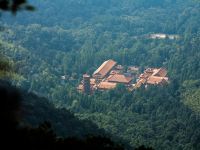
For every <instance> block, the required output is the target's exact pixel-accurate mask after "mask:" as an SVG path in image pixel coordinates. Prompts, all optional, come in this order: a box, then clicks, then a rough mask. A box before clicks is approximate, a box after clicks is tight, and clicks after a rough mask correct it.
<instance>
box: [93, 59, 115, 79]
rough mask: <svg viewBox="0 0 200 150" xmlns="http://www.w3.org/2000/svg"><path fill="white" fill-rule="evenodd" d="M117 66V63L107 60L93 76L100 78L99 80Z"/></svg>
mask: <svg viewBox="0 0 200 150" xmlns="http://www.w3.org/2000/svg"><path fill="white" fill-rule="evenodd" d="M116 64H117V62H115V61H113V60H111V59H109V60H107V61H105V62H104V63H103V64H102V65H101V66H100V67H99V68H98V69H97V70H96V71H95V72H94V73H93V76H98V75H99V76H100V77H101V78H103V77H105V76H106V75H107V74H108V73H109V72H110V71H111V69H112V68H113V67H114V66H115V65H116Z"/></svg>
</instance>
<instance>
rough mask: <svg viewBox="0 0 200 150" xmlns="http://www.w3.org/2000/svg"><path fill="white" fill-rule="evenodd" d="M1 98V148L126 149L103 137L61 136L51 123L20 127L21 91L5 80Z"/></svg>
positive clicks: (1, 84) (1, 89)
mask: <svg viewBox="0 0 200 150" xmlns="http://www.w3.org/2000/svg"><path fill="white" fill-rule="evenodd" d="M0 99H1V105H0V106H1V113H0V118H1V124H0V136H1V140H0V141H1V142H0V143H1V147H2V148H4V147H5V148H6V149H8V148H12V147H15V148H26V149H46V148H48V149H95V150H96V149H97V150H100V149H116V150H120V149H124V148H123V147H122V146H121V145H120V144H116V143H114V142H113V141H111V140H110V139H109V138H106V137H101V136H88V137H87V138H86V139H77V138H59V137H57V135H56V134H55V133H54V131H53V130H52V127H51V124H50V123H49V122H44V123H43V124H40V125H39V126H38V127H37V128H33V127H20V125H19V123H20V115H19V114H20V113H19V112H20V106H21V100H22V98H21V92H20V91H19V90H18V89H17V88H15V87H13V86H11V84H10V83H8V82H6V81H0ZM143 149H146V148H145V147H144V146H141V147H139V148H138V149H137V150H143ZM147 149H148V148H147ZM149 150H151V148H150V149H149Z"/></svg>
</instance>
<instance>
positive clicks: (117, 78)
mask: <svg viewBox="0 0 200 150" xmlns="http://www.w3.org/2000/svg"><path fill="white" fill-rule="evenodd" d="M131 80H132V78H131V77H126V76H125V75H123V74H114V75H111V76H110V77H108V81H109V82H117V83H126V84H128V83H130V82H131Z"/></svg>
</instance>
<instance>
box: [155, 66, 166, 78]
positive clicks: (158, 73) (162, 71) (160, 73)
mask: <svg viewBox="0 0 200 150" xmlns="http://www.w3.org/2000/svg"><path fill="white" fill-rule="evenodd" d="M166 75H167V70H166V69H165V68H160V69H158V70H157V71H155V72H154V73H153V76H159V77H165V76H166Z"/></svg>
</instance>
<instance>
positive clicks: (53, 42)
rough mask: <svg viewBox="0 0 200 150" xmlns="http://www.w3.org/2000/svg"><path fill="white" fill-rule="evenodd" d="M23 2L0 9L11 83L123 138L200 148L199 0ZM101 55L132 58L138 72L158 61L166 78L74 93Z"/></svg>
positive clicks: (124, 59) (123, 59)
mask: <svg viewBox="0 0 200 150" xmlns="http://www.w3.org/2000/svg"><path fill="white" fill-rule="evenodd" d="M30 3H31V4H33V5H34V6H35V7H36V8H37V10H36V11H35V12H31V13H24V12H20V13H18V14H17V16H16V17H15V18H13V17H9V14H5V15H4V16H2V22H1V25H2V26H4V27H5V30H4V32H1V33H0V34H1V36H0V38H1V40H0V43H1V47H2V50H1V53H2V54H3V55H6V57H8V58H9V59H11V60H13V61H14V62H15V65H14V67H13V70H17V72H18V74H19V75H21V76H20V77H18V78H16V80H14V81H13V84H16V85H18V86H19V87H21V88H25V89H27V90H29V91H32V92H35V93H36V94H38V95H42V96H45V97H47V98H48V99H49V100H50V102H52V103H53V104H54V105H55V106H56V107H58V108H60V107H61V108H63V107H64V108H67V109H69V110H70V111H72V112H74V113H75V115H76V116H78V117H79V118H81V119H89V120H91V121H93V122H94V123H96V124H97V125H98V126H99V127H101V128H104V129H105V130H106V131H107V132H110V133H111V134H113V135H116V136H119V137H121V138H123V139H125V140H127V141H128V142H129V143H130V144H131V145H134V146H135V145H136V146H139V145H143V144H144V145H146V146H150V147H153V148H155V149H185V150H187V149H197V150H198V149H199V148H200V145H199V142H198V141H199V138H200V119H199V112H200V92H199V86H200V61H199V59H200V47H199V39H200V34H199V33H200V27H199V24H200V3H199V2H197V1H193V0H123V1H122V0H68V1H65V0H58V1H50V0H45V1H42V2H40V1H30ZM165 35H167V36H168V37H167V38H160V37H163V36H165ZM155 36H157V37H158V38H157V37H156V38H153V37H155ZM170 36H174V37H178V38H169V37H170ZM108 59H113V60H115V61H117V62H118V63H119V64H122V65H123V66H125V68H126V67H128V66H137V67H139V72H140V73H142V72H143V71H144V70H145V69H146V68H148V67H150V68H151V67H153V68H160V67H165V68H166V69H167V70H168V74H167V75H168V76H169V79H170V84H168V85H165V86H150V87H149V88H147V89H146V88H145V87H143V86H141V88H139V89H137V90H134V91H133V92H129V91H127V90H126V88H125V87H124V86H123V85H118V86H117V87H116V88H115V89H113V90H109V91H105V92H99V91H96V92H95V93H94V94H93V95H85V94H81V93H78V92H77V90H76V87H77V85H78V84H79V83H80V81H81V80H82V74H84V73H88V74H92V73H93V72H94V71H95V70H96V68H98V66H100V64H101V63H102V62H104V61H105V60H108ZM62 76H65V79H64V80H63V79H62V78H61V77H62ZM30 120H31V119H30Z"/></svg>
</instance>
